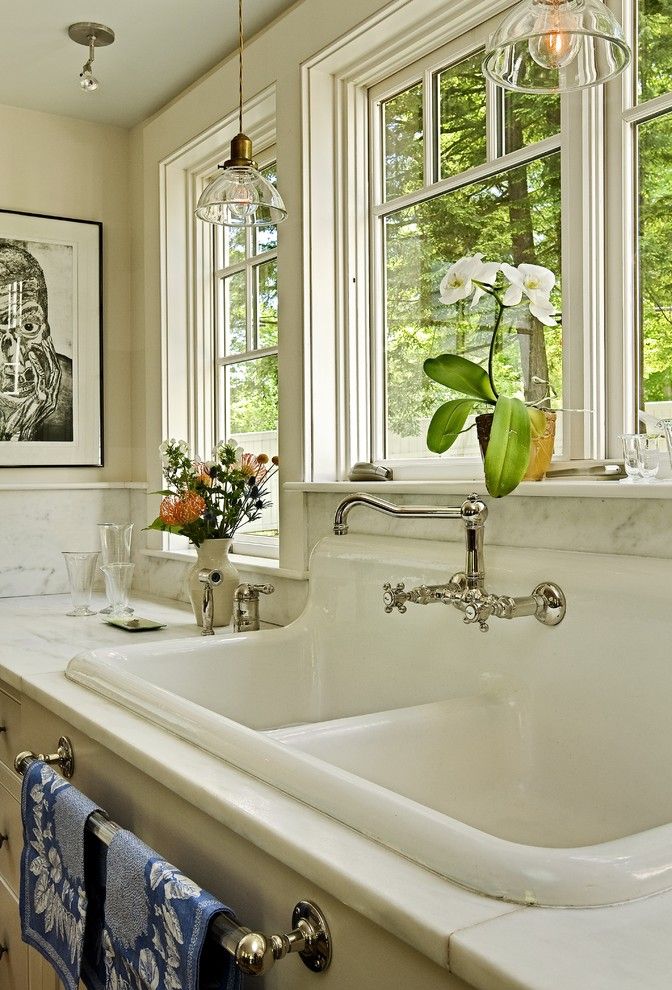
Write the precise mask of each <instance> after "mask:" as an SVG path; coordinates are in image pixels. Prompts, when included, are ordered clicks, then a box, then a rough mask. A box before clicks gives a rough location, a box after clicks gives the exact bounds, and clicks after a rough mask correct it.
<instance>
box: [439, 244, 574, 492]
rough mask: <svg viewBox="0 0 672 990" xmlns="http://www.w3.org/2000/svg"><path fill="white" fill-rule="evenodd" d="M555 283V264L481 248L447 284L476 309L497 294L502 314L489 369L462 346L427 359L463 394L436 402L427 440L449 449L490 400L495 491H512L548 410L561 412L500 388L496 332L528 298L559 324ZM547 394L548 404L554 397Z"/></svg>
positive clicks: (489, 470) (490, 467)
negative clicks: (519, 260)
mask: <svg viewBox="0 0 672 990" xmlns="http://www.w3.org/2000/svg"><path fill="white" fill-rule="evenodd" d="M555 283H556V278H555V275H554V274H553V272H552V271H550V270H549V269H548V268H543V267H541V266H540V265H525V264H523V265H519V266H518V267H517V268H516V267H514V266H513V265H508V264H500V263H498V262H485V261H483V255H482V254H476V255H473V256H471V257H465V258H461V259H460V260H459V261H457V262H456V263H455V264H454V265H451V267H450V268H449V269H448V271H447V273H446V275H445V276H444V278H443V280H442V282H441V285H440V299H441V302H442V303H445V304H446V305H453V304H455V303H458V302H462V301H464V300H468V299H471V308H472V309H474V308H475V307H476V306H478V304H479V302H480V301H481V299H482V298H483V297H484V296H485V295H489V296H491V297H492V298H493V299H494V301H495V304H496V312H497V315H496V318H495V323H494V327H493V330H492V338H491V341H490V351H489V357H488V367H487V369H486V368H482V367H481V366H480V365H478V364H476V363H475V362H473V361H469V360H468V359H467V358H463V357H460V356H458V355H457V354H440V355H439V356H438V357H434V358H428V359H427V360H426V361H425V363H424V366H423V367H424V371H425V374H426V375H427V376H428V377H429V378H431V379H432V380H433V381H435V382H438V384H439V385H445V386H446V387H447V388H450V389H452V390H453V391H455V392H460V393H461V394H462V395H463V396H464V398H460V399H451V400H450V401H448V402H445V403H443V405H441V406H439V408H438V409H437V410H436V412H435V413H434V416H433V417H432V420H431V422H430V424H429V428H428V430H427V446H428V447H429V449H430V450H431V451H433V452H434V453H436V454H443V453H444V452H445V451H446V450H448V449H449V448H450V447H452V445H453V444H454V443H455V441H456V440H457V437H458V436H459V435H460V434H461V433H462V432H464V424H465V423H466V421H467V418H468V417H469V415H471V413H473V412H474V411H475V410H477V409H479V408H480V409H481V410H483V408H484V407H485V410H486V411H490V412H492V413H493V415H492V423H491V426H490V435H489V437H488V438H487V440H485V439H484V438H483V437H480V439H481V441H482V442H481V446H482V448H484V449H485V457H484V460H485V483H486V487H487V489H488V492H489V493H490V494H491V495H493V496H494V497H495V498H501V497H502V496H503V495H508V494H509V493H510V492H512V491H513V490H514V489H515V488H516V487H517V486H518V485H519V484H520V482H521V481H522V480H523V478H524V477H525V474H526V472H527V470H528V465H529V464H530V455H531V449H532V444H533V441H534V440H535V439H539V438H545V437H547V435H548V430H547V418H548V417H549V416H550V415H554V414H550V413H549V412H548V410H547V409H546V408H545V407H541V405H542V404H541V403H538V404H534V403H525V402H524V401H523V400H522V399H519V398H517V397H515V396H505V395H500V394H499V392H498V391H497V388H496V386H495V381H494V377H493V360H494V356H495V347H496V343H497V334H498V332H499V330H500V327H501V325H502V319H503V317H504V313H505V311H506V310H507V309H509V308H513V307H515V306H519V305H520V304H521V302H523V300H525V301H526V303H527V304H528V306H529V309H530V313H531V314H532V316H534V317H536V319H537V320H539V321H540V323H542V324H543V325H544V326H557V317H558V313H557V312H556V310H555V306H554V305H553V303H552V302H551V292H552V291H553V289H554V288H555ZM543 402H544V404H545V405H547V404H548V399H545V400H543ZM551 452H552V438H551Z"/></svg>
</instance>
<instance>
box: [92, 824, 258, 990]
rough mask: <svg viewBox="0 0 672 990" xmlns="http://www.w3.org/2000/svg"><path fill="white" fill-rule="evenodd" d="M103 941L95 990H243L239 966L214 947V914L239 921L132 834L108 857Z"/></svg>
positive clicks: (116, 841)
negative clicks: (211, 928) (211, 935)
mask: <svg viewBox="0 0 672 990" xmlns="http://www.w3.org/2000/svg"><path fill="white" fill-rule="evenodd" d="M105 874H106V879H105V888H106V889H105V909H104V914H105V918H104V925H103V928H102V934H101V937H100V940H99V944H98V946H97V950H96V952H95V953H94V958H92V959H87V961H86V966H85V970H84V973H83V980H84V983H85V984H86V986H87V987H89V988H90V990H199V988H200V990H206V988H207V990H239V988H240V987H241V986H242V978H241V974H240V971H239V970H238V968H237V966H236V965H235V961H234V959H233V957H232V956H230V955H229V954H228V953H227V952H225V951H224V950H223V949H219V948H218V947H217V946H216V945H214V944H213V942H212V940H207V934H208V927H209V925H210V922H211V920H212V919H213V918H214V916H215V915H217V914H220V913H222V912H224V913H225V914H227V915H228V916H229V917H230V918H233V917H234V915H233V913H232V911H231V910H230V909H229V908H227V907H226V906H225V905H224V904H222V903H221V902H220V901H218V900H217V899H216V898H215V897H213V896H212V894H208V893H207V892H206V891H204V890H201V888H200V887H198V886H197V885H196V884H195V883H194V882H193V881H192V880H189V879H188V878H187V877H185V876H184V875H183V874H182V873H180V871H179V870H177V869H176V868H175V867H174V866H171V865H170V863H166V862H165V860H163V859H161V857H160V856H159V855H158V853H156V852H154V850H153V849H150V848H149V846H146V845H145V843H144V842H142V841H141V840H140V839H138V838H137V836H135V835H133V834H132V833H131V832H126V831H119V832H118V833H117V834H116V835H115V836H114V838H113V839H112V842H111V843H110V847H109V849H108V851H107V866H106V870H105Z"/></svg>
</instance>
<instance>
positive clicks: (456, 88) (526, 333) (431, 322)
mask: <svg viewBox="0 0 672 990" xmlns="http://www.w3.org/2000/svg"><path fill="white" fill-rule="evenodd" d="M444 58H445V62H444V63H443V64H441V62H440V59H441V55H438V56H437V61H438V64H435V65H429V66H428V65H427V60H425V61H424V64H423V65H422V66H419V67H418V69H417V70H416V71H417V73H418V76H420V79H419V81H417V82H415V83H413V84H412V85H407V86H406V88H405V89H403V90H402V93H401V95H405V94H406V95H408V94H413V101H414V102H413V113H414V119H416V120H419V119H420V104H419V95H418V94H419V93H421V94H422V119H423V120H425V121H426V120H427V119H432V120H435V121H436V122H437V123H436V126H435V128H434V129H433V133H432V134H431V136H430V138H429V139H428V140H429V141H431V142H432V145H431V146H429V147H428V146H427V142H426V140H425V133H430V132H429V130H428V129H427V128H424V130H420V128H419V127H416V129H415V131H414V132H413V133H414V145H413V163H414V166H413V175H414V176H416V175H417V172H418V168H419V166H418V164H417V163H418V162H420V161H422V162H424V166H425V167H424V175H425V183H424V184H423V185H422V187H421V188H419V189H417V191H416V190H415V188H414V186H413V184H411V187H410V188H409V185H408V184H406V185H403V184H400V185H397V187H396V188H397V189H398V190H399V191H398V193H397V202H398V199H399V198H400V197H403V200H402V202H401V203H398V205H397V203H395V199H391V198H390V196H389V183H385V184H384V186H383V189H384V192H385V193H386V194H387V195H386V196H385V199H384V201H383V202H374V203H373V205H372V211H371V213H372V237H371V240H372V245H373V247H372V251H373V254H372V264H373V265H374V266H376V265H379V266H380V268H381V269H382V272H383V277H382V278H381V279H379V280H378V282H377V288H376V289H375V290H374V299H373V308H374V316H375V320H374V322H377V324H378V327H379V329H378V331H377V333H375V334H374V337H373V342H372V347H373V354H372V360H371V363H372V367H373V368H374V369H375V373H374V379H375V384H376V391H377V398H376V397H375V395H374V404H375V405H376V407H377V408H380V407H382V408H384V410H385V412H384V415H383V416H382V418H381V420H379V421H378V423H377V424H374V436H373V450H374V456H375V457H377V458H381V457H385V458H387V459H397V458H400V459H409V458H412V459H416V458H426V457H432V458H434V457H435V456H436V455H433V454H431V453H430V452H429V451H428V450H427V447H426V442H425V436H426V429H427V425H428V422H429V419H430V417H431V415H432V413H433V411H434V409H435V408H436V406H437V405H438V403H439V401H442V400H445V398H446V397H447V396H446V390H442V391H441V394H440V397H439V395H438V394H437V393H438V388H437V387H436V386H434V385H432V383H431V382H429V381H428V380H426V379H425V376H424V375H423V373H422V363H423V360H424V359H425V358H426V357H430V356H434V355H436V354H438V353H442V352H445V351H449V352H453V353H460V354H463V355H464V356H465V357H469V358H471V359H473V360H479V359H481V360H482V358H483V356H484V353H485V350H484V349H485V347H486V341H487V340H488V339H489V337H488V328H490V327H491V326H492V320H491V319H489V314H488V313H487V311H486V310H484V309H483V308H479V310H478V311H477V312H476V313H475V314H474V313H470V312H468V311H466V310H465V309H464V307H463V309H462V311H461V312H459V313H456V312H455V310H454V308H453V307H450V308H448V307H445V306H443V305H442V304H441V302H440V300H439V283H440V281H441V278H442V276H443V274H444V273H445V271H446V269H447V267H448V265H449V263H451V262H453V261H456V260H457V259H458V258H459V257H461V256H463V255H464V254H471V253H475V252H476V251H482V252H483V253H484V254H485V255H486V257H487V258H488V259H492V260H502V261H509V262H511V263H513V264H520V263H522V262H527V263H533V264H543V265H545V266H547V267H550V268H552V269H553V270H554V271H555V272H556V274H558V277H559V283H558V291H557V293H556V296H555V298H554V301H555V302H556V305H558V307H560V305H561V300H560V273H561V226H562V223H561V206H560V204H561V189H562V177H561V166H560V162H561V155H560V153H559V152H558V151H557V150H556V149H559V148H560V146H561V140H560V135H559V133H558V129H559V124H560V114H559V100H558V98H556V97H536V98H535V99H536V101H537V103H536V105H535V107H534V109H533V107H532V105H531V104H530V103H529V102H528V101H526V100H524V99H523V98H518V97H516V98H515V99H513V100H512V99H510V98H509V99H507V98H506V97H505V96H504V94H503V93H502V92H501V91H498V90H497V89H496V88H495V87H489V86H488V87H486V84H485V81H484V79H483V76H482V74H481V71H480V63H481V60H482V51H481V50H475V51H473V52H471V53H468V54H466V55H465V54H462V55H461V56H459V57H457V58H453V59H452V60H451V59H450V58H446V57H445V56H444ZM413 71H414V70H413V67H410V68H409V70H408V77H409V82H411V81H412V76H413ZM384 86H385V84H381V86H379V87H376V89H375V90H373V91H372V92H371V116H370V119H371V127H372V129H373V130H374V133H373V134H372V141H371V142H370V143H371V147H372V149H373V154H374V155H375V154H376V153H378V154H380V155H381V157H380V159H379V160H378V161H377V162H376V161H374V162H373V170H374V175H375V172H376V170H379V171H380V172H382V174H384V175H389V174H390V173H391V172H394V167H395V166H394V162H391V161H390V148H391V147H393V145H392V144H391V142H390V140H389V138H388V135H387V131H388V128H389V125H388V120H389V119H390V115H389V113H388V112H387V105H388V102H390V100H389V99H388V98H386V97H385V96H383V97H382V98H381V97H380V96H379V95H378V94H379V93H380V92H381V91H382V92H383V93H384ZM394 99H396V100H397V101H398V100H399V96H396V97H394ZM396 106H397V107H398V106H399V104H398V103H397V104H396ZM397 112H398V110H397ZM470 114H472V115H473V116H472V119H470V120H469V121H468V123H467V119H466V118H468V117H469V115H470ZM378 127H379V128H381V130H382V132H383V133H382V136H381V138H380V139H379V140H377V139H376V133H375V129H376V128H378ZM549 139H550V141H549ZM541 141H544V142H545V144H544V145H543V146H542V147H539V148H538V150H537V148H536V147H535V146H536V145H537V144H538V143H539V142H541ZM377 149H380V151H378V150H377ZM554 152H555V153H554ZM403 160H404V162H405V163H408V161H409V154H408V151H407V149H406V148H404V156H403ZM432 161H433V162H435V163H437V165H438V172H437V173H436V178H435V174H434V173H435V172H436V170H435V169H432V168H428V164H427V163H428V162H432ZM456 170H460V171H456ZM484 172H485V175H483V173H484ZM482 175H483V177H482V178H481V176H482ZM416 184H417V180H416ZM375 188H376V184H375V182H374V189H375ZM409 199H410V200H412V202H411V203H410V204H409V203H408V200H409ZM395 207H396V208H395ZM496 372H497V375H498V380H499V381H500V383H501V384H502V385H503V386H506V387H511V388H512V389H513V390H514V391H515V390H516V385H517V386H518V389H517V390H518V391H519V394H521V395H523V396H524V397H525V398H526V399H528V400H537V401H538V400H539V399H544V398H546V397H548V398H549V403H550V404H551V405H560V404H561V403H562V395H563V391H562V386H563V345H562V334H561V330H560V329H559V328H558V329H557V330H552V331H551V332H549V330H548V329H547V330H545V331H544V329H543V328H542V326H541V324H539V323H538V322H537V321H536V320H534V319H533V318H531V317H530V314H529V310H527V311H526V308H525V307H520V308H518V309H516V310H509V311H508V312H507V321H506V325H505V328H504V330H503V332H502V334H501V337H500V345H499V351H498V354H497V360H496ZM533 379H538V381H536V382H535V381H533ZM542 383H548V384H542ZM472 423H473V418H472V419H470V420H469V421H468V422H467V427H469V426H470V425H472ZM559 425H560V430H559V436H558V442H557V444H556V452H560V451H561V450H562V424H559ZM477 449H478V448H477V443H476V439H475V436H473V432H472V433H465V434H463V437H462V438H461V440H460V441H458V443H457V444H455V446H454V447H452V448H451V450H450V451H448V452H447V453H446V454H445V455H443V456H444V457H445V458H449V459H455V458H456V457H464V456H475V455H476V453H477Z"/></svg>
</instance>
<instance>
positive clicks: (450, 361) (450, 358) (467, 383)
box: [423, 354, 497, 403]
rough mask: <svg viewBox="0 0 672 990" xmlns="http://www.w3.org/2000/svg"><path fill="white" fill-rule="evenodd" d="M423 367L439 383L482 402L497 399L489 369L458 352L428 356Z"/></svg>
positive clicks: (491, 401) (492, 401)
mask: <svg viewBox="0 0 672 990" xmlns="http://www.w3.org/2000/svg"><path fill="white" fill-rule="evenodd" d="M423 367H424V369H425V374H426V375H427V377H428V378H431V379H432V381H434V382H438V383H439V385H445V386H446V388H452V389H455V391H456V392H462V393H463V395H470V396H472V397H473V398H474V399H480V400H481V402H489V403H494V402H495V401H496V399H497V396H496V395H495V393H494V392H493V390H492V385H491V384H490V379H489V378H488V373H487V371H485V370H484V369H483V368H481V366H480V364H474V362H473V361H467V359H466V358H463V357H458V355H457V354H439V356H438V357H435V358H427V360H426V361H425V363H424V365H423Z"/></svg>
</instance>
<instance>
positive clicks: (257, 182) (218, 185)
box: [195, 0, 287, 227]
mask: <svg viewBox="0 0 672 990" xmlns="http://www.w3.org/2000/svg"><path fill="white" fill-rule="evenodd" d="M238 40H239V44H238V129H239V133H238V134H236V136H235V137H234V138H233V140H232V141H231V157H230V158H229V159H228V161H225V162H224V164H223V165H219V166H218V167H219V168H220V169H221V170H222V171H221V174H220V175H217V176H216V177H215V178H214V179H213V180H212V182H210V183H209V185H207V186H206V188H205V189H204V190H203V192H202V193H201V195H200V198H199V200H198V203H197V205H196V210H195V213H196V216H197V217H198V218H199V219H200V220H204V221H205V222H206V223H215V224H221V225H224V226H227V227H269V226H272V225H274V224H276V223H280V222H281V221H282V220H284V219H285V217H286V216H287V210H286V209H285V204H284V203H283V201H282V196H281V195H280V193H279V192H278V190H277V189H276V188H275V186H274V185H273V184H272V183H271V182H269V181H268V179H266V178H265V177H264V176H263V175H262V174H261V172H260V171H259V167H258V165H257V163H256V162H255V161H253V160H252V141H251V140H250V138H249V137H248V136H247V134H244V133H243V0H238Z"/></svg>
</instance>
